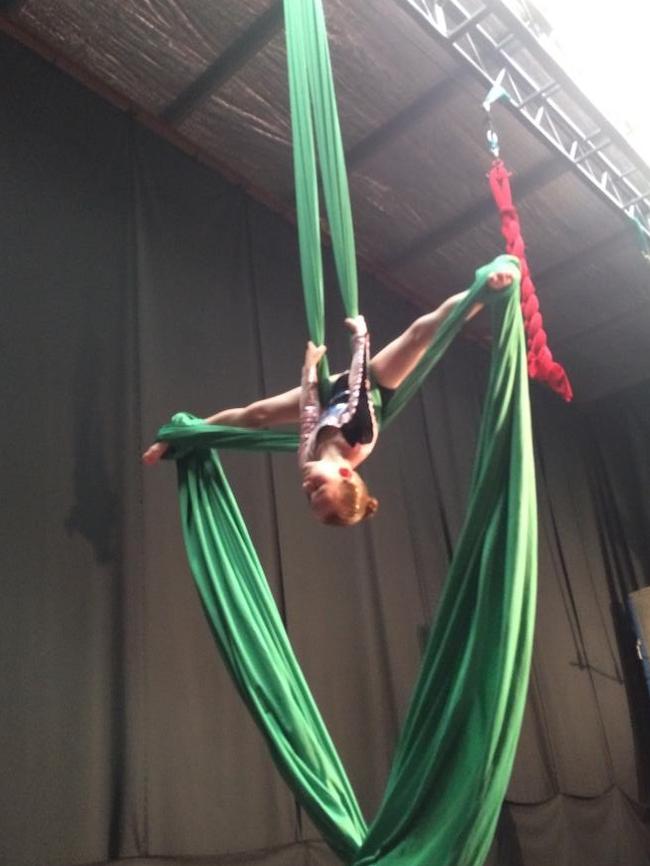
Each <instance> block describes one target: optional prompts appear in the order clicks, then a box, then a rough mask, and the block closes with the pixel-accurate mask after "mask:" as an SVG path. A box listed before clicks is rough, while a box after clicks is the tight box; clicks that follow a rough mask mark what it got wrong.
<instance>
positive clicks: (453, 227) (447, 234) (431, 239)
mask: <svg viewBox="0 0 650 866" xmlns="http://www.w3.org/2000/svg"><path fill="white" fill-rule="evenodd" d="M566 171H567V166H566V165H565V164H564V162H563V161H562V160H561V159H558V158H557V157H551V159H549V160H547V161H545V162H543V163H542V164H541V165H538V166H536V167H535V168H533V169H531V170H530V171H529V172H528V173H526V174H523V175H521V176H520V177H519V178H518V179H517V180H516V190H517V197H521V198H523V197H524V196H526V195H529V194H530V193H531V192H534V191H535V190H536V189H539V188H540V187H542V186H544V185H545V184H547V183H550V182H551V181H552V180H555V178H557V177H559V176H560V175H561V174H564V172H566ZM495 210H496V206H495V204H494V199H493V198H492V196H491V195H487V196H485V197H484V198H482V199H481V201H480V202H479V204H476V205H473V206H472V207H471V208H469V209H468V210H466V211H464V212H463V213H461V214H459V215H458V216H457V217H455V218H454V219H452V220H450V221H449V222H448V223H445V225H443V226H441V227H440V228H437V229H434V230H433V231H430V232H427V233H426V234H425V235H422V237H420V238H418V239H417V240H415V241H414V242H413V243H412V244H410V245H409V246H408V247H406V249H403V250H401V251H400V252H399V253H397V255H396V256H393V257H392V258H390V259H388V260H387V261H385V262H383V263H382V267H383V269H384V270H387V271H394V270H397V269H398V268H400V267H402V266H403V265H405V264H406V263H407V261H411V260H412V259H415V258H417V257H418V256H421V255H423V254H424V253H426V252H427V251H428V250H430V249H434V248H435V247H437V246H442V244H445V243H447V241H450V240H452V239H453V238H454V237H456V236H457V235H458V234H460V233H462V232H466V231H469V230H470V229H472V228H474V227H475V226H477V225H480V223H482V222H483V221H484V220H487V219H489V218H490V217H491V216H493V215H494V213H495Z"/></svg>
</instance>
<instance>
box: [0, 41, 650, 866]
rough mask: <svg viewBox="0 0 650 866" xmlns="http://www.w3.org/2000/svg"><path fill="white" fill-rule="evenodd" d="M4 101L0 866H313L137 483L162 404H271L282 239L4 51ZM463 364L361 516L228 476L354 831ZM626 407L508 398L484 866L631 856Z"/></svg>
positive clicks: (466, 441) (645, 394)
mask: <svg viewBox="0 0 650 866" xmlns="http://www.w3.org/2000/svg"><path fill="white" fill-rule="evenodd" d="M0 80H1V81H2V82H3V87H2V89H1V90H0V129H1V130H2V132H1V134H0V200H1V202H2V208H1V209H0V249H1V250H2V261H3V267H2V269H1V271H0V273H1V276H0V279H1V281H2V299H3V317H2V343H3V362H4V363H3V375H2V388H3V400H2V405H3V406H4V413H5V414H4V423H3V425H2V434H3V445H2V451H1V453H2V455H3V472H2V479H3V515H2V534H3V538H2V545H1V552H2V587H3V593H2V604H1V606H0V611H1V612H0V665H1V670H2V676H1V680H0V681H1V683H2V694H1V696H0V767H1V768H2V773H0V863H2V864H7V866H36V864H38V866H79V864H90V863H100V864H103V863H108V862H117V861H119V860H122V859H126V858H135V859H133V860H131V861H130V862H132V863H133V864H143V866H144V864H148V863H150V862H151V861H152V859H153V858H158V859H156V862H158V863H165V864H168V866H177V864H181V863H184V864H188V863H195V862H196V863H203V864H226V863H230V862H233V863H234V862H236V863H240V864H246V866H253V864H264V866H280V864H281V866H294V864H295V866H298V864H300V866H321V864H322V866H331V864H333V863H334V860H333V857H332V855H331V854H329V853H328V852H327V850H326V849H325V848H324V846H322V845H321V844H320V843H319V842H318V840H317V838H316V834H315V831H314V830H313V828H312V827H311V826H310V825H309V823H308V822H307V820H306V819H305V818H304V816H303V815H302V814H301V812H300V811H299V810H298V809H297V808H296V804H295V802H294V801H293V799H292V797H291V796H290V794H289V792H288V790H287V788H286V787H285V785H284V783H283V782H282V781H281V779H280V778H279V777H278V775H277V774H276V771H275V770H274V768H273V766H272V765H271V762H270V760H269V758H268V756H267V754H266V752H265V748H264V745H263V743H262V741H261V738H260V736H259V735H258V733H257V731H256V729H255V728H254V727H253V725H252V723H251V721H250V720H249V719H248V717H247V715H246V712H245V711H244V708H243V705H242V703H241V702H240V700H239V698H238V696H237V695H236V693H235V690H234V688H233V687H232V685H231V684H230V682H229V680H228V678H227V676H226V674H225V672H224V669H223V667H222V664H221V662H220V660H219V657H218V655H217V652H216V650H215V648H214V645H213V643H212V638H211V636H210V633H209V630H208V627H207V625H206V623H205V621H204V618H203V614H202V611H201V608H200V605H199V602H198V599H197V597H196V594H195V590H194V587H193V583H192V580H191V578H190V574H189V570H188V567H187V564H186V561H185V552H184V548H183V544H182V540H181V536H180V529H179V520H178V514H177V503H176V489H175V485H176V481H175V473H174V469H173V467H172V466H169V465H165V466H161V467H158V468H157V469H155V470H148V471H147V472H143V471H142V469H141V467H140V465H139V452H140V449H141V446H142V445H143V444H145V443H147V442H148V440H149V438H150V437H151V436H152V434H153V433H154V431H155V430H156V429H157V427H158V425H159V424H160V423H161V422H162V421H164V420H166V419H167V418H168V417H169V415H170V414H171V413H172V412H173V411H176V410H178V409H188V410H190V411H194V412H195V413H196V414H206V413H208V412H211V411H213V410H216V409H217V408H219V407H223V406H227V405H233V404H241V403H242V402H245V401H249V400H252V399H254V398H255V397H257V396H259V395H261V394H263V393H272V392H274V391H279V390H283V389H286V388H289V387H292V386H293V385H294V384H295V383H296V379H297V374H298V366H299V364H300V359H301V356H302V350H303V342H304V340H305V326H304V321H303V316H304V313H303V310H302V304H301V301H300V291H299V275H298V260H297V245H296V240H295V236H294V233H293V230H292V229H291V228H290V227H288V226H287V225H286V224H284V223H283V222H282V221H281V220H279V218H278V217H277V216H275V215H273V214H272V213H270V212H268V211H267V210H265V209H264V208H262V207H261V206H259V205H257V204H255V203H254V202H252V201H250V200H249V199H247V198H246V196H245V195H244V194H243V193H242V192H241V191H240V190H238V189H235V188H233V187H232V186H229V185H228V184H227V183H226V182H225V181H224V180H223V179H221V178H219V177H218V176H217V175H215V174H214V173H211V172H210V171H208V170H207V169H206V168H204V167H202V166H200V165H198V164H196V163H195V162H193V161H192V160H190V159H189V158H187V157H185V156H184V155H182V154H180V153H179V152H177V151H175V150H174V149H172V148H171V147H170V146H169V145H167V144H166V143H164V142H162V141H160V140H157V139H156V138H154V137H153V136H152V135H151V134H149V133H148V132H146V131H143V130H142V129H140V128H138V126H137V125H136V124H135V123H133V122H132V121H131V120H130V119H129V118H128V117H127V116H125V115H124V114H122V113H120V112H118V111H116V110H113V109H112V108H110V107H109V106H107V105H106V104H104V103H102V102H101V101H100V100H98V99H97V98H96V97H94V96H93V95H91V94H89V93H88V92H86V91H85V90H83V89H82V88H81V87H80V86H78V85H77V84H75V83H73V82H71V81H70V80H69V79H67V78H65V77H64V76H62V75H61V74H60V73H58V72H57V71H55V70H54V69H53V68H51V67H50V66H48V65H47V64H46V63H44V62H43V61H41V60H38V59H36V58H34V57H33V56H32V55H30V54H29V53H28V52H27V51H25V50H24V49H23V48H21V47H19V46H17V45H15V44H13V43H12V42H11V41H9V40H8V39H6V38H2V39H0ZM495 238H496V228H495ZM495 252H497V250H495ZM478 264H481V263H480V262H471V261H469V260H468V272H467V281H466V282H467V284H469V282H471V275H472V271H473V267H474V265H478ZM332 276H333V275H332V270H331V268H330V273H329V279H330V282H331V279H332ZM457 288H460V287H457V286H450V287H449V289H450V290H452V289H454V290H455V289H457ZM361 300H362V308H363V309H364V311H365V313H366V316H367V318H368V320H369V322H370V324H371V327H372V332H373V339H374V343H375V346H378V345H381V344H382V343H383V342H384V341H385V340H387V339H389V338H391V337H392V336H394V335H395V334H396V333H398V331H399V330H400V328H401V327H402V326H404V325H406V324H407V323H408V322H409V320H410V319H411V318H412V317H413V315H414V314H415V312H416V311H414V310H413V309H411V308H410V307H409V305H408V304H407V302H406V301H402V300H400V299H398V298H397V297H396V296H395V295H392V294H390V293H388V292H387V291H386V290H385V289H383V288H382V287H380V286H378V285H376V284H374V283H373V282H372V281H370V280H366V281H365V282H364V283H363V284H362V288H361ZM331 306H332V310H331V316H332V319H331V321H330V322H329V323H328V332H329V333H330V334H331V335H332V339H331V340H330V345H329V349H330V355H331V357H332V358H333V361H334V364H335V365H341V364H343V363H345V356H346V336H345V334H344V332H343V329H342V327H341V326H340V318H341V315H342V313H341V311H340V310H339V309H338V307H337V306H336V305H335V304H332V305H331ZM337 359H338V361H337ZM485 367H486V358H485V355H484V353H483V351H482V350H481V349H479V348H478V347H475V346H472V345H471V344H469V343H467V342H463V341H461V342H460V343H459V344H458V345H457V346H456V347H455V348H454V349H453V350H452V351H451V353H450V357H449V358H448V359H447V360H446V361H445V362H444V363H443V365H442V366H441V368H440V369H439V370H438V372H436V373H435V374H434V376H433V377H432V379H431V380H430V382H429V384H428V385H427V386H426V388H425V389H424V391H423V392H422V394H421V397H420V398H418V399H416V400H415V401H414V403H413V405H412V406H411V407H410V409H409V410H408V411H407V412H405V413H404V415H403V416H402V418H401V419H400V420H399V421H398V422H397V423H396V424H395V425H394V426H393V427H392V428H390V429H389V430H387V431H386V433H385V435H384V437H383V439H382V441H381V443H380V445H379V447H378V450H377V453H376V455H375V456H374V457H373V460H372V461H371V462H370V464H369V465H368V470H367V473H366V475H367V478H368V480H369V483H370V487H371V489H372V490H373V492H374V493H375V494H376V495H378V496H379V498H380V500H381V511H380V513H379V514H378V515H377V517H376V519H375V520H374V521H373V522H372V523H371V524H369V525H367V526H362V527H358V528H356V529H354V530H347V531H341V530H337V529H327V528H324V527H321V526H319V525H317V524H316V523H315V522H313V521H312V520H311V519H310V517H309V515H308V514H307V511H306V508H305V505H304V502H303V499H302V496H301V492H300V489H299V485H298V484H297V473H296V468H295V464H294V459H293V458H292V457H291V456H288V455H279V456H274V457H268V456H261V455H251V454H245V455H227V456H226V457H225V460H226V461H227V469H228V472H229V475H230V478H231V479H232V482H233V485H234V487H235V489H236V491H237V496H238V498H239V500H240V502H241V503H242V506H243V509H244V512H245V516H246V519H247V521H248V523H249V526H250V528H251V531H252V534H253V537H254V539H255V541H256V544H257V547H258V550H259V552H260V555H261V558H262V561H263V564H264V567H265V569H266V571H267V574H268V575H269V579H270V581H271V584H272V589H273V591H274V593H275V595H276V598H277V600H278V604H279V605H280V608H281V611H282V613H283V616H284V617H285V620H286V623H287V628H288V631H289V634H290V637H291V640H292V642H293V644H294V646H295V648H296V651H297V654H298V656H299V659H300V661H301V664H302V666H303V669H304V670H305V673H306V675H307V677H308V679H309V681H310V683H311V685H312V688H313V690H314V693H315V696H316V699H317V701H318V703H319V706H320V708H321V710H322V712H323V714H324V716H325V720H326V722H327V724H328V726H329V728H330V730H331V732H332V735H333V737H334V740H335V742H336V744H337V747H338V748H339V750H340V753H341V755H342V758H343V761H344V763H345V766H346V768H347V770H348V772H349V774H350V777H351V779H352V782H353V784H354V786H355V789H356V791H357V793H358V796H359V798H360V801H361V803H362V806H363V808H364V810H365V812H366V815H367V816H368V817H371V816H372V814H373V811H374V810H375V809H376V807H377V805H378V802H379V798H380V797H381V793H382V791H383V787H384V783H385V779H386V773H387V769H388V765H389V762H390V757H391V750H392V746H393V743H394V742H395V738H396V735H397V731H398V729H399V726H400V724H401V722H402V719H403V717H404V714H405V710H406V706H407V702H408V698H409V694H410V690H411V687H412V684H413V681H414V677H415V673H416V670H417V668H418V665H419V661H420V656H421V647H422V643H423V637H424V635H425V633H426V629H427V627H428V625H429V623H430V621H431V615H432V611H433V610H434V609H435V605H436V602H437V599H438V595H439V592H440V585H441V581H442V579H443V577H444V574H445V572H446V568H447V563H448V560H449V554H450V551H451V549H452V547H453V544H454V540H455V538H456V535H457V533H458V530H459V527H460V524H461V521H462V517H463V512H464V501H465V494H466V490H467V485H468V480H469V472H470V468H471V459H472V455H473V449H474V444H475V436H476V431H477V420H478V414H479V407H480V401H481V394H482V389H483V386H484V374H485ZM649 397H650V388H648V387H647V386H644V387H641V386H639V387H638V388H636V389H632V391H629V392H626V393H623V394H618V395H615V396H614V397H611V398H609V399H607V400H603V401H601V402H599V403H598V404H596V405H593V406H587V407H582V408H580V407H579V406H564V405H562V404H560V402H559V401H558V400H557V399H556V398H553V397H552V396H551V395H548V394H546V393H543V392H541V391H539V390H538V389H537V388H535V389H534V404H535V407H534V408H535V413H534V424H535V431H536V447H537V457H538V482H539V499H540V508H541V511H540V519H541V522H540V551H541V559H540V593H539V617H538V626H537V637H536V648H535V656H534V667H533V677H532V681H531V689H530V696H529V702H528V709H527V715H526V720H525V724H524V729H523V733H522V738H521V744H520V749H519V755H518V759H517V763H516V767H515V772H514V775H513V778H512V782H511V785H510V789H509V793H508V800H507V802H506V804H505V806H504V810H503V815H502V820H501V824H500V827H499V832H498V836H497V839H496V840H495V844H494V846H493V851H492V854H491V857H490V861H489V862H490V864H491V866H547V864H548V863H550V862H552V863H554V864H557V866H563V864H567V866H569V864H571V866H580V864H583V863H584V864H589V866H646V864H648V863H649V862H650V833H649V831H648V826H647V812H645V811H644V806H643V804H644V803H647V801H648V769H647V748H648V746H647V731H648V730H650V725H648V724H647V719H648V714H647V701H648V696H647V694H646V693H645V692H644V691H643V688H641V687H639V682H638V675H639V671H638V666H635V661H634V657H633V655H632V654H631V651H630V636H629V629H628V625H627V619H626V613H625V599H626V594H627V592H628V591H629V590H630V589H634V588H637V587H639V586H643V585H647V584H648V582H649V576H650V562H649V555H648V501H647V491H648V471H649V470H648V466H649V463H648V441H649V439H648V434H649V433H650V429H649V427H650V424H649V422H648V409H647V407H648V405H649V403H648V398H649ZM644 755H645V758H644ZM644 822H645V823H644Z"/></svg>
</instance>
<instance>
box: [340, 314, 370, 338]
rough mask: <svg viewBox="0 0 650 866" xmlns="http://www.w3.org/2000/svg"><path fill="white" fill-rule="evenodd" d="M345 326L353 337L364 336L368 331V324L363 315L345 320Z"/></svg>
mask: <svg viewBox="0 0 650 866" xmlns="http://www.w3.org/2000/svg"><path fill="white" fill-rule="evenodd" d="M345 327H346V328H347V329H348V331H351V332H352V333H353V334H354V336H355V337H365V336H366V334H367V333H368V326H367V325H366V320H365V319H364V317H363V316H353V317H351V318H349V319H346V320H345Z"/></svg>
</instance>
